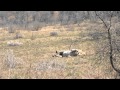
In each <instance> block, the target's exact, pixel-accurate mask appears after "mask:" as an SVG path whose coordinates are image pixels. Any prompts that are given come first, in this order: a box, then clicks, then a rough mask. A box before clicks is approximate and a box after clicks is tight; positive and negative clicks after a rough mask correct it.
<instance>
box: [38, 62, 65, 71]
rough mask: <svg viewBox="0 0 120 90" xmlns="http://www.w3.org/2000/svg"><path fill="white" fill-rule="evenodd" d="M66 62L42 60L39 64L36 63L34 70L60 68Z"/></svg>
mask: <svg viewBox="0 0 120 90" xmlns="http://www.w3.org/2000/svg"><path fill="white" fill-rule="evenodd" d="M65 67H66V63H65V62H58V61H57V60H48V61H42V62H40V63H39V64H37V67H36V70H42V71H47V70H61V69H63V70H64V69H65Z"/></svg>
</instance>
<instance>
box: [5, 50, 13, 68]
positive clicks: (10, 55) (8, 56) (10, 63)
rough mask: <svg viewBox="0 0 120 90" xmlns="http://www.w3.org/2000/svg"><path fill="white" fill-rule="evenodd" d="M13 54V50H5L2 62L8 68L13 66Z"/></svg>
mask: <svg viewBox="0 0 120 90" xmlns="http://www.w3.org/2000/svg"><path fill="white" fill-rule="evenodd" d="M14 61H15V56H14V54H13V50H7V52H6V54H5V61H4V64H5V66H6V67H8V68H14V67H15V62H14Z"/></svg>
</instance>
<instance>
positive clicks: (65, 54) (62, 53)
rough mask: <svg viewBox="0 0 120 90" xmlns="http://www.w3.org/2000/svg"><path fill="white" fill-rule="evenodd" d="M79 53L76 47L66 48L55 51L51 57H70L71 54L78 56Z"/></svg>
mask: <svg viewBox="0 0 120 90" xmlns="http://www.w3.org/2000/svg"><path fill="white" fill-rule="evenodd" d="M78 55H79V51H78V50H76V49H72V50H67V51H60V52H58V51H56V54H55V55H53V57H71V56H78Z"/></svg>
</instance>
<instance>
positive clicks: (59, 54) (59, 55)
mask: <svg viewBox="0 0 120 90" xmlns="http://www.w3.org/2000/svg"><path fill="white" fill-rule="evenodd" d="M62 55H63V52H58V51H56V54H54V55H52V57H62Z"/></svg>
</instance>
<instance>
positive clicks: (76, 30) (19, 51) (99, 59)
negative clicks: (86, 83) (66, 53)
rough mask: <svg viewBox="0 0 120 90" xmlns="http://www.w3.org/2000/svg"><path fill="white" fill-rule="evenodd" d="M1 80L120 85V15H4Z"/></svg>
mask: <svg viewBox="0 0 120 90" xmlns="http://www.w3.org/2000/svg"><path fill="white" fill-rule="evenodd" d="M70 49H79V50H81V52H80V55H79V56H76V57H52V55H53V54H55V52H56V51H61V50H70ZM0 78H1V79H3V78H5V79H31V78H33V79H119V78H120V11H0Z"/></svg>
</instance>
